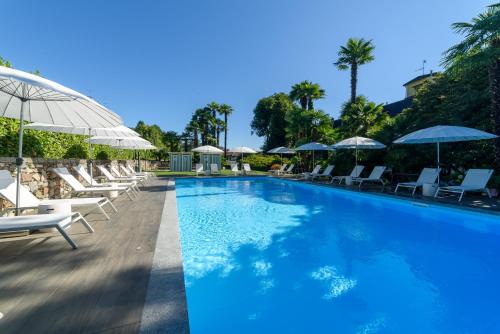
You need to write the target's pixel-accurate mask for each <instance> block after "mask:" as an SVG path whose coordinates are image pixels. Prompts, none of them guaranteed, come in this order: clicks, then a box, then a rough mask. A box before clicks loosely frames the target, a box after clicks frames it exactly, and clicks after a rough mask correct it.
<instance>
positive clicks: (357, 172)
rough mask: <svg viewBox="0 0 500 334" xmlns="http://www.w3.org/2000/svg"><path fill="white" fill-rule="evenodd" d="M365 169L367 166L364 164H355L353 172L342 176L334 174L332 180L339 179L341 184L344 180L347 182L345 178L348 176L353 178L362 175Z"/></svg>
mask: <svg viewBox="0 0 500 334" xmlns="http://www.w3.org/2000/svg"><path fill="white" fill-rule="evenodd" d="M364 169H365V166H363V165H357V166H354V168H353V169H352V171H351V174H349V175H342V176H333V177H332V180H331V183H333V181H338V182H339V184H341V183H342V181H344V182H345V180H346V179H347V178H348V177H351V178H352V179H354V178H357V177H359V176H360V175H361V173H362V172H363V170H364Z"/></svg>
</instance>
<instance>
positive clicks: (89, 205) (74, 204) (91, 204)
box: [0, 170, 117, 220]
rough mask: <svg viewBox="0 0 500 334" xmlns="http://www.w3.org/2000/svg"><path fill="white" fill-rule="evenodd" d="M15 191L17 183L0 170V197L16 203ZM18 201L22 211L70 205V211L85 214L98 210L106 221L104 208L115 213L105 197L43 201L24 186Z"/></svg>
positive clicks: (5, 171)
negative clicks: (81, 211)
mask: <svg viewBox="0 0 500 334" xmlns="http://www.w3.org/2000/svg"><path fill="white" fill-rule="evenodd" d="M16 190H17V183H16V182H15V180H14V178H13V177H12V176H11V175H10V172H9V171H7V170H0V195H1V196H2V197H3V198H5V199H6V200H8V201H9V202H11V203H12V204H15V203H16ZM19 192H20V201H19V208H21V209H22V210H27V209H36V208H38V207H39V206H40V205H50V204H58V203H67V204H69V205H71V209H72V210H73V209H74V208H85V209H86V211H85V213H89V212H92V211H94V210H98V211H99V212H101V213H102V214H103V215H104V216H105V217H106V218H107V219H108V220H109V219H110V217H109V215H108V214H107V212H106V211H105V210H104V206H106V205H109V206H110V207H111V209H112V210H113V211H114V212H117V210H116V207H115V206H114V205H113V203H111V201H110V200H109V199H108V198H107V197H79V198H68V199H45V200H40V199H38V198H37V197H35V196H34V195H33V194H32V193H31V192H30V191H29V190H28V188H26V187H25V186H23V185H21V188H20V190H19Z"/></svg>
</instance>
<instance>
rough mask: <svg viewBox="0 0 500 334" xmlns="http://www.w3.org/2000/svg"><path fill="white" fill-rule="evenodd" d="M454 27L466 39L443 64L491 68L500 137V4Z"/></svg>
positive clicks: (498, 159)
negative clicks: (470, 20)
mask: <svg viewBox="0 0 500 334" xmlns="http://www.w3.org/2000/svg"><path fill="white" fill-rule="evenodd" d="M452 28H453V30H455V32H457V33H458V34H461V35H464V36H465V39H464V40H463V41H462V42H460V43H458V44H457V45H454V46H452V47H451V48H449V49H448V50H447V51H446V52H445V54H444V58H443V65H446V66H448V67H449V68H450V67H451V68H460V67H461V66H487V67H488V80H489V86H490V88H489V90H490V96H491V119H492V122H493V126H494V129H495V130H494V131H495V134H496V135H499V136H500V3H497V4H495V5H491V6H489V7H488V9H487V10H486V12H484V13H482V14H479V15H478V16H477V17H475V18H473V19H472V22H470V23H468V22H460V23H454V24H453V25H452ZM495 167H496V169H497V170H500V138H496V139H495Z"/></svg>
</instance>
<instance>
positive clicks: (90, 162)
mask: <svg viewBox="0 0 500 334" xmlns="http://www.w3.org/2000/svg"><path fill="white" fill-rule="evenodd" d="M91 133H92V129H91V128H89V158H90V159H89V172H90V186H91V187H92V183H93V182H94V176H93V169H94V168H93V166H92V165H93V161H92V143H91V142H90V138H91Z"/></svg>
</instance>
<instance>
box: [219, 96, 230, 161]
mask: <svg viewBox="0 0 500 334" xmlns="http://www.w3.org/2000/svg"><path fill="white" fill-rule="evenodd" d="M232 113H233V107H231V106H230V105H228V104H225V103H223V104H221V105H219V114H220V115H223V116H224V158H226V151H227V128H228V125H227V118H228V116H229V115H231V114H232ZM217 142H218V140H217Z"/></svg>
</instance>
